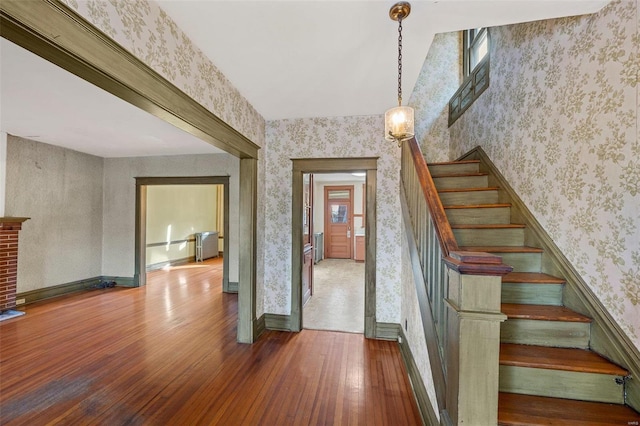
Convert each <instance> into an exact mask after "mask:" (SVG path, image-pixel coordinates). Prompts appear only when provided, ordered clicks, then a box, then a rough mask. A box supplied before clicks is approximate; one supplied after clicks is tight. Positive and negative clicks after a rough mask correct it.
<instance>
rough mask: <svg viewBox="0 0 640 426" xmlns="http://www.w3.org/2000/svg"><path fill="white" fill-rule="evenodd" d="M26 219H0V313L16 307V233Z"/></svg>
mask: <svg viewBox="0 0 640 426" xmlns="http://www.w3.org/2000/svg"><path fill="white" fill-rule="evenodd" d="M27 219H28V218H26V217H0V312H3V311H6V310H9V309H13V308H15V307H16V289H17V283H18V232H20V229H22V223H23V222H24V221H25V220H27Z"/></svg>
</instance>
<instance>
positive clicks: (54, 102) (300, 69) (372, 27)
mask: <svg viewBox="0 0 640 426" xmlns="http://www.w3.org/2000/svg"><path fill="white" fill-rule="evenodd" d="M79 1H84V0H79ZM158 3H159V4H160V7H162V8H163V9H164V10H165V11H166V12H167V13H168V14H169V16H171V18H172V19H174V20H175V21H176V23H177V24H178V26H179V27H180V28H182V29H183V30H184V31H185V32H186V34H187V35H188V36H189V37H190V38H191V39H192V40H193V41H194V43H195V44H196V45H197V46H199V47H200V48H201V49H202V51H203V52H204V54H205V55H206V56H208V57H209V58H210V59H211V60H212V62H213V63H214V64H216V66H218V68H220V70H221V71H222V72H223V73H224V74H225V75H226V76H227V78H228V79H229V80H230V81H231V83H232V84H234V85H235V86H236V87H237V88H238V90H239V91H240V92H241V93H242V95H243V96H244V97H245V98H247V99H248V100H249V102H250V103H251V104H252V105H253V106H254V107H255V108H256V109H257V110H258V112H259V113H260V114H262V115H263V116H264V117H265V119H267V120H273V119H283V118H300V117H331V116H352V115H373V114H381V113H383V112H384V111H385V110H386V109H387V108H389V107H391V106H393V105H394V103H395V102H396V90H397V86H396V83H397V62H396V61H397V23H396V22H394V21H392V20H391V19H390V18H389V16H388V11H389V8H390V7H391V5H392V4H393V2H392V1H382V0H368V1H354V0H334V1H319V0H298V1H273V0H271V1H268V0H257V1H248V0H235V1H219V0H209V1H207V0H199V1H194V0H160V1H159V2H158ZM606 3H607V1H604V0H598V1H596V0H590V1H584V0H563V1H539V0H498V1H483V0H471V1H458V0H441V1H414V2H412V11H411V15H410V16H409V17H408V18H407V19H406V20H405V21H404V23H403V27H404V29H403V92H404V94H405V95H404V99H405V102H406V101H407V100H408V98H409V95H410V93H411V91H412V89H413V86H414V84H415V81H416V79H417V76H418V73H419V71H420V68H421V66H422V63H423V61H424V58H425V57H426V54H427V52H428V49H429V45H430V43H431V40H432V38H433V35H434V34H435V33H438V32H445V31H455V30H461V29H465V28H472V27H478V26H494V25H502V24H508V23H515V22H523V21H531V20H537V19H545V18H552V17H558V16H568V15H576V14H582V13H590V12H593V11H596V10H598V9H600V8H601V7H602V6H604V5H605V4H606ZM0 51H1V57H0V65H1V67H0V72H1V74H0V83H1V85H0V125H1V129H2V131H4V132H7V133H10V134H14V135H17V136H23V137H27V138H29V139H33V140H36V141H40V142H46V143H50V144H54V145H59V146H64V147H66V148H70V149H74V150H77V151H81V152H86V153H89V154H93V155H98V156H101V157H128V156H146V155H172V154H202V153H215V152H220V151H219V150H217V149H216V148H214V147H213V146H211V145H209V144H207V143H205V142H202V141H200V140H199V139H197V138H195V137H193V136H191V135H189V134H188V133H186V132H183V131H181V130H179V129H177V128H174V127H173V126H171V125H169V124H167V123H165V122H163V121H161V120H160V119H157V118H156V117H154V116H151V115H150V114H147V113H146V112H143V111H141V110H139V109H137V108H136V107H133V106H131V105H129V104H127V103H126V102H124V101H122V100H120V99H118V98H116V97H114V96H112V95H110V94H108V93H106V92H104V91H103V90H102V89H99V88H97V87H95V86H93V85H91V84H89V83H86V82H84V81H82V80H80V79H79V78H78V77H75V76H73V75H71V74H69V73H67V72H66V71H63V70H62V69H60V68H58V67H57V66H55V65H52V64H50V63H48V62H46V61H44V60H42V59H40V58H37V57H35V56H34V55H33V54H31V53H30V52H27V51H25V50H23V49H21V48H19V47H17V46H15V45H13V44H12V43H10V42H8V41H6V40H4V39H3V40H2V41H1V44H0Z"/></svg>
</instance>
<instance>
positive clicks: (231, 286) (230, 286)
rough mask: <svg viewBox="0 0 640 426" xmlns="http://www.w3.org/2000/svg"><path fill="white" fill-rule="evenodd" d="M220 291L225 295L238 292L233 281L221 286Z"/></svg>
mask: <svg viewBox="0 0 640 426" xmlns="http://www.w3.org/2000/svg"><path fill="white" fill-rule="evenodd" d="M222 291H224V292H225V293H237V292H238V283H237V282H234V281H227V282H226V283H223V285H222Z"/></svg>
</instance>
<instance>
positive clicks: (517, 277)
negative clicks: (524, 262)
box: [502, 272, 565, 284]
mask: <svg viewBox="0 0 640 426" xmlns="http://www.w3.org/2000/svg"><path fill="white" fill-rule="evenodd" d="M502 282H503V283H513V284H518V283H532V284H564V283H565V280H564V279H563V278H558V277H554V276H553V275H547V274H544V273H542V272H509V273H508V274H507V275H504V276H503V277H502Z"/></svg>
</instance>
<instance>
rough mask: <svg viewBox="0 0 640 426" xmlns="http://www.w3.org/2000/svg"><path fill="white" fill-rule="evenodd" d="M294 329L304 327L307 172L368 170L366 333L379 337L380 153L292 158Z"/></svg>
mask: <svg viewBox="0 0 640 426" xmlns="http://www.w3.org/2000/svg"><path fill="white" fill-rule="evenodd" d="M291 161H292V163H293V175H292V182H291V188H292V202H291V317H290V326H291V331H301V330H302V256H303V249H304V248H303V242H302V209H303V199H302V197H303V180H302V175H303V174H304V173H351V172H362V171H365V172H366V173H367V176H366V212H367V214H366V216H365V268H364V335H365V337H367V338H369V339H375V338H376V242H377V231H376V217H377V212H376V190H377V186H378V184H377V168H378V165H377V163H378V157H365V158H313V159H311V158H306V159H291Z"/></svg>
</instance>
